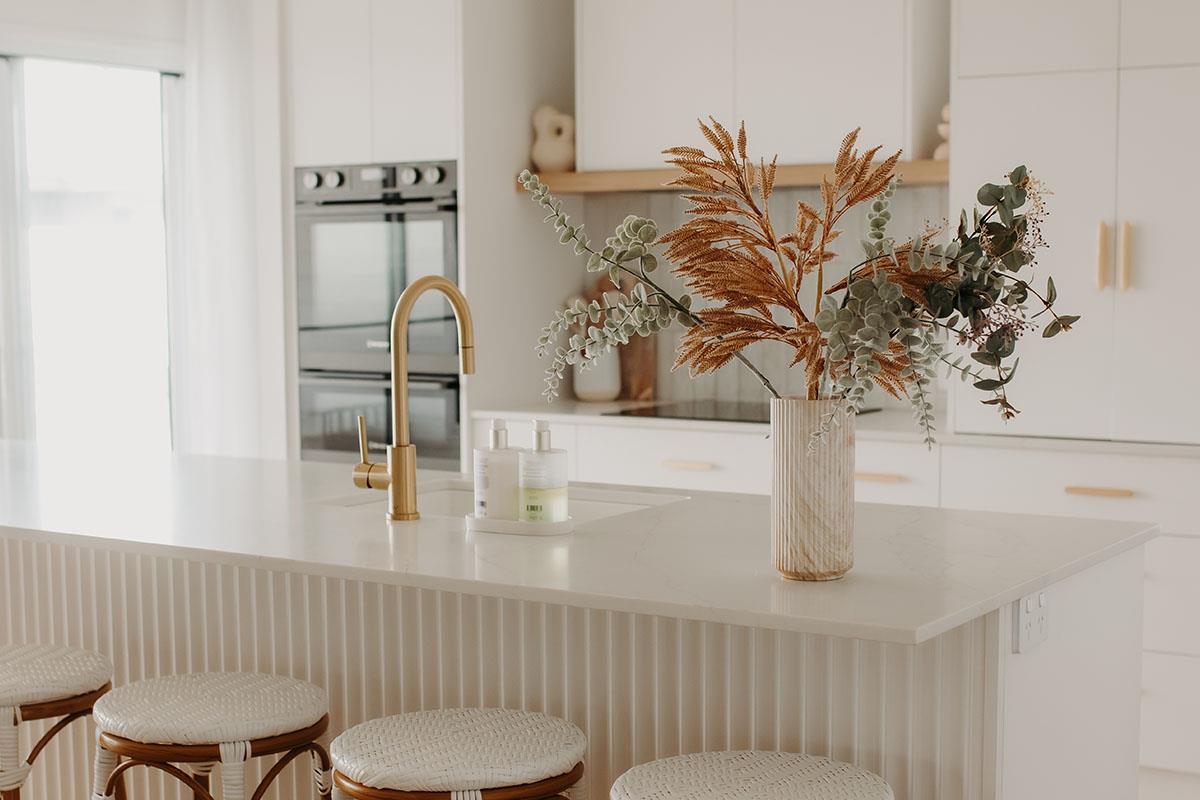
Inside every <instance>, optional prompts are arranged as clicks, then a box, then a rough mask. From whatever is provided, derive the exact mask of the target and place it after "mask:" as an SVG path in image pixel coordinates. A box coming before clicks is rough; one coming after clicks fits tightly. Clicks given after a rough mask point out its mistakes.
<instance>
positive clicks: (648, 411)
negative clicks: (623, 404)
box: [608, 400, 771, 422]
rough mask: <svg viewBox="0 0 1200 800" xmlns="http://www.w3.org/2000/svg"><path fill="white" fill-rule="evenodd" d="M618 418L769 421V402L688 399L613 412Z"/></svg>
mask: <svg viewBox="0 0 1200 800" xmlns="http://www.w3.org/2000/svg"><path fill="white" fill-rule="evenodd" d="M608 413H609V414H612V415H615V416H619V417H667V418H668V419H702V420H719V421H721V422H770V421H771V406H770V404H769V403H749V402H739V401H736V400H686V401H683V402H678V403H659V404H657V405H653V406H645V407H643V408H626V409H624V410H622V411H610V412H608Z"/></svg>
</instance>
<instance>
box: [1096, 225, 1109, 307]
mask: <svg viewBox="0 0 1200 800" xmlns="http://www.w3.org/2000/svg"><path fill="white" fill-rule="evenodd" d="M1111 258H1112V254H1111V253H1109V251H1108V223H1107V222H1101V223H1100V229H1099V231H1098V232H1097V234H1096V288H1097V289H1101V290H1103V289H1107V288H1108V262H1109V260H1110V259H1111Z"/></svg>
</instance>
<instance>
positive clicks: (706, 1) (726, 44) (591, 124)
mask: <svg viewBox="0 0 1200 800" xmlns="http://www.w3.org/2000/svg"><path fill="white" fill-rule="evenodd" d="M575 30H576V35H575V108H576V125H575V130H576V131H577V133H576V158H575V160H576V163H577V167H578V169H580V170H587V169H638V168H646V167H661V166H662V164H663V156H662V154H661V151H662V150H663V149H664V148H667V147H673V146H675V145H682V144H691V145H694V144H696V142H697V141H698V140H699V137H700V133H699V131H698V130H697V128H696V120H697V119H698V118H699V119H705V120H707V119H708V117H709V116H710V115H711V116H714V117H716V118H717V119H718V120H720V121H721V122H722V123H723V124H725V125H729V124H730V123H731V120H732V118H733V46H732V44H733V40H732V36H733V2H732V0H600V1H599V2H598V1H597V0H577V2H576V3H575Z"/></svg>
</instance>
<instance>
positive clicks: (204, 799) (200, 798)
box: [192, 773, 212, 800]
mask: <svg viewBox="0 0 1200 800" xmlns="http://www.w3.org/2000/svg"><path fill="white" fill-rule="evenodd" d="M192 777H193V778H195V779H196V783H198V784H200V786H202V787H203V788H204V790H205V791H208V789H209V788H211V787H210V786H209V783H208V773H205V774H203V775H197V774H193V775H192ZM211 796H212V795H211V794H210V795H203V794H201V793H200V792H192V797H193V799H194V800H208V798H209V797H211Z"/></svg>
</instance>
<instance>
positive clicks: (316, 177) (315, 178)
mask: <svg viewBox="0 0 1200 800" xmlns="http://www.w3.org/2000/svg"><path fill="white" fill-rule="evenodd" d="M300 180H301V182H303V183H304V188H305V189H319V188H320V187H321V173H319V172H306V173H304V177H303V178H301V179H300Z"/></svg>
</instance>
